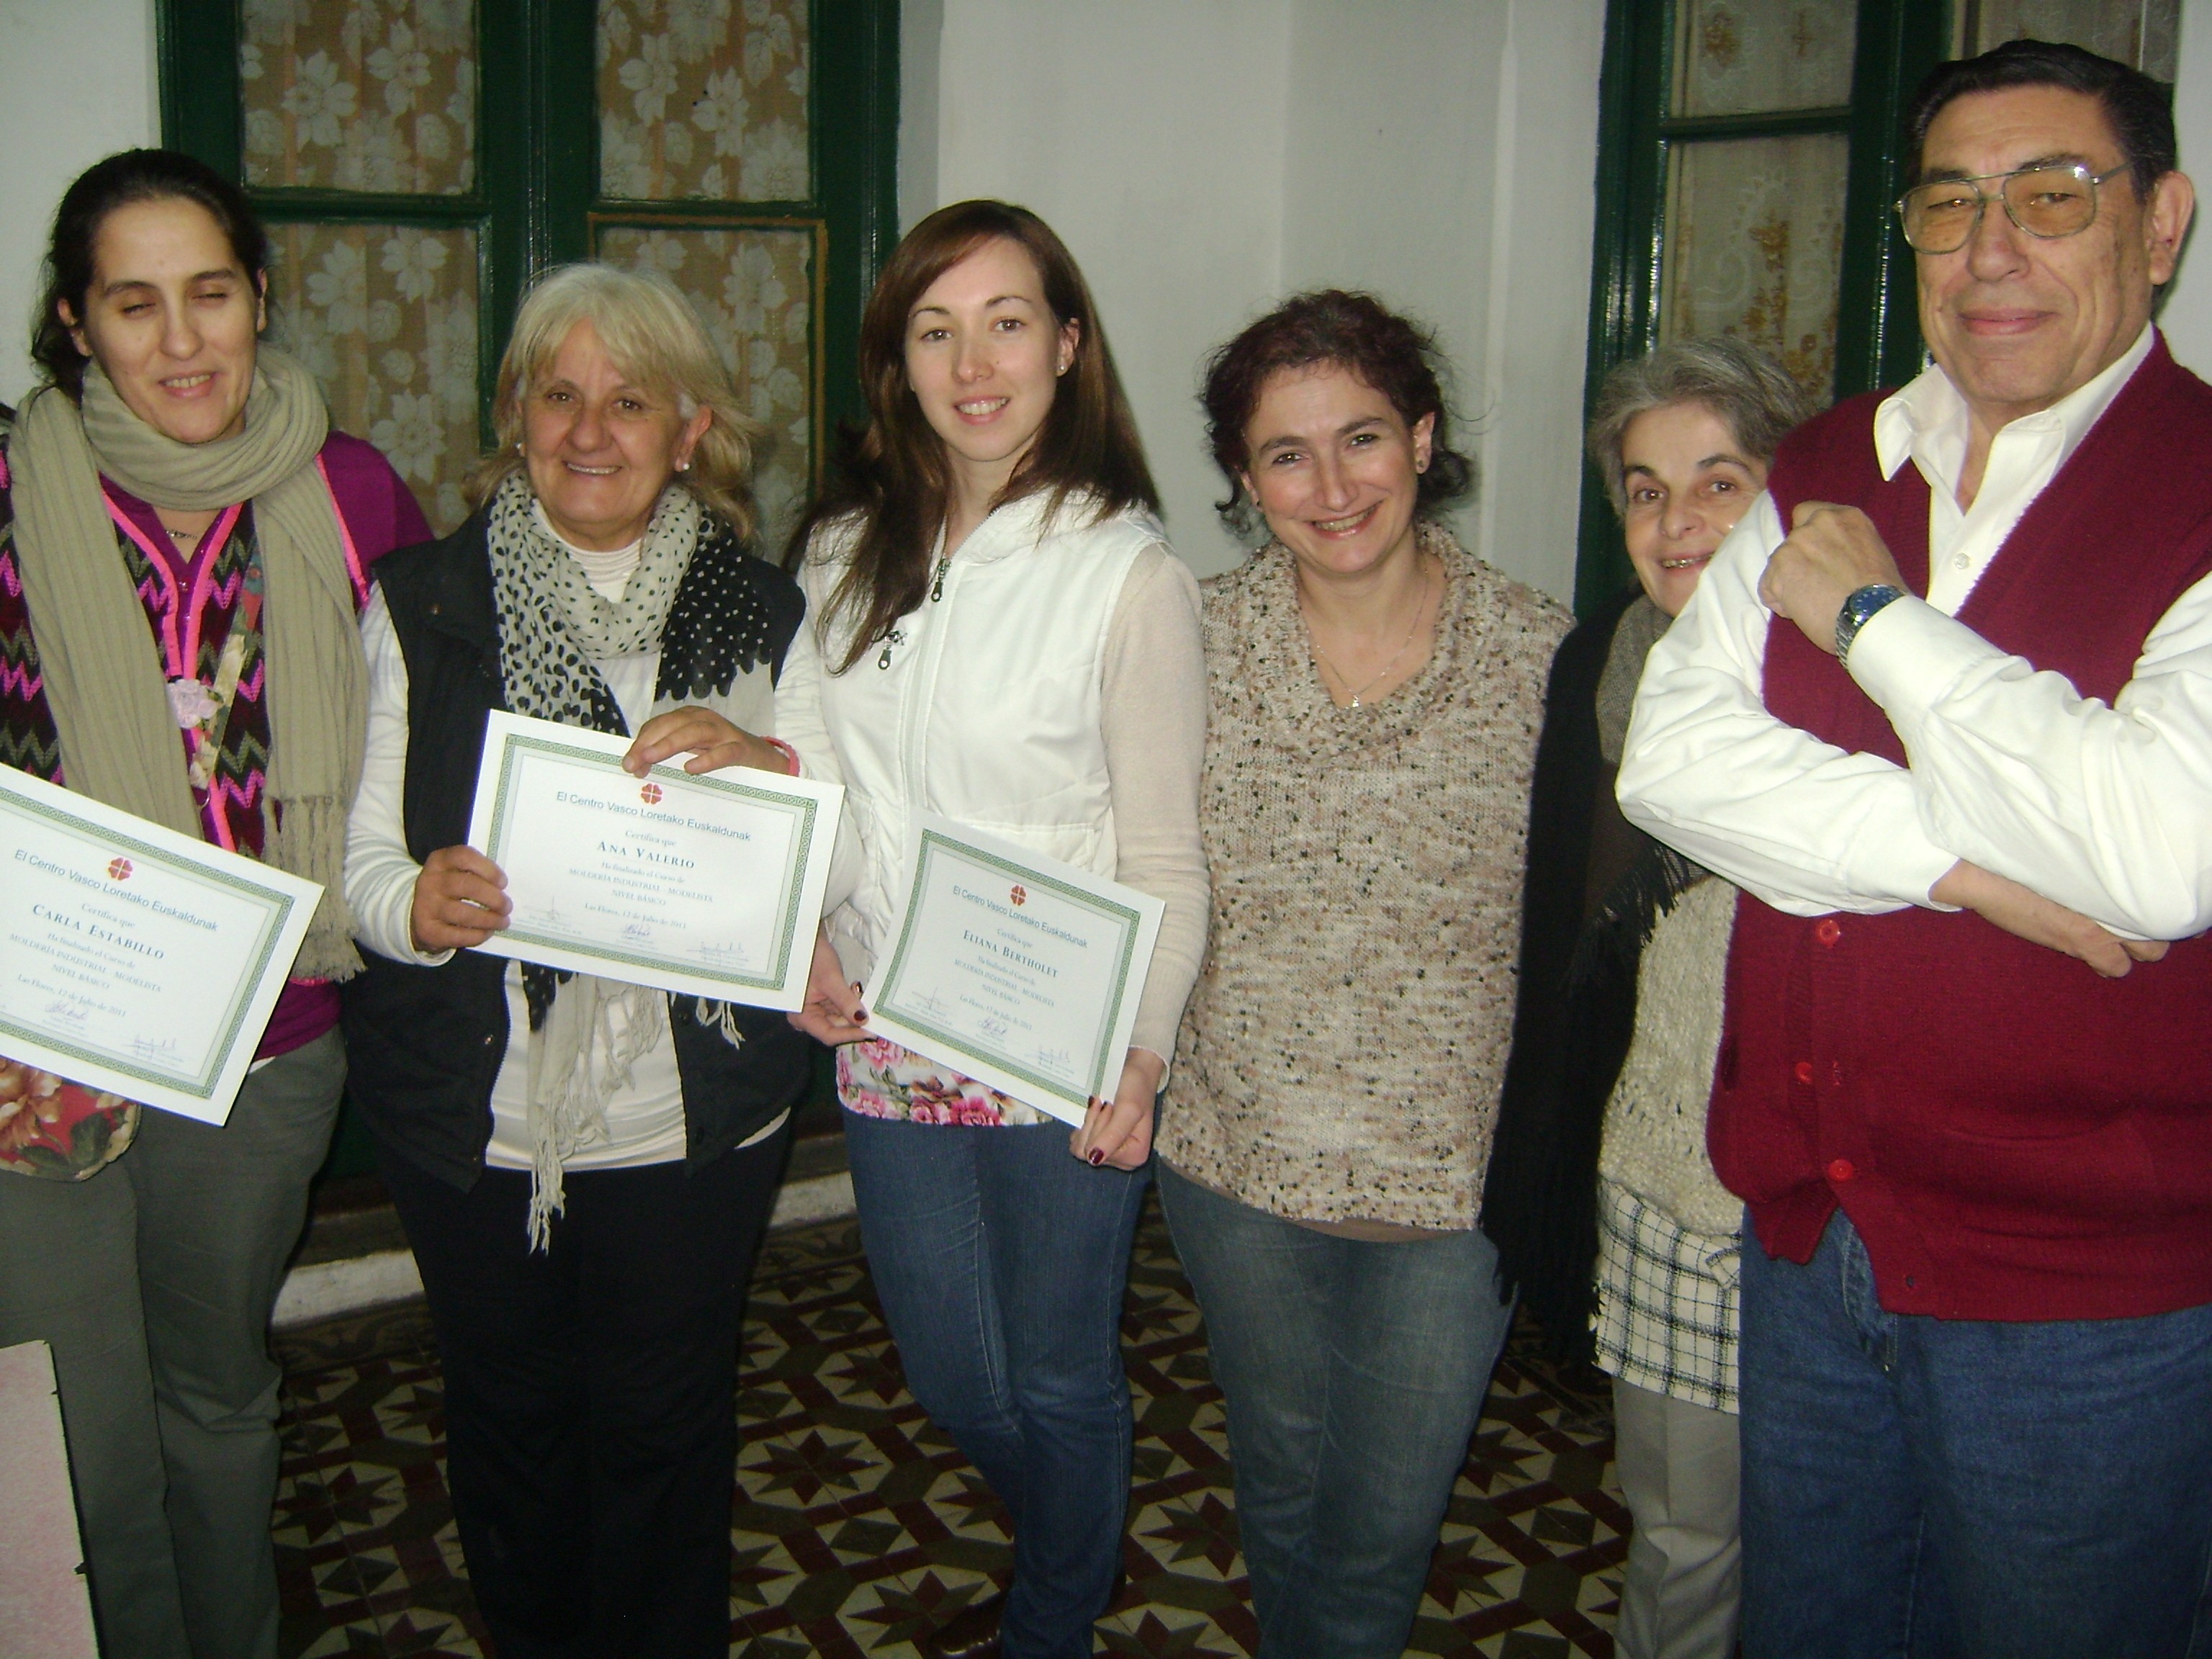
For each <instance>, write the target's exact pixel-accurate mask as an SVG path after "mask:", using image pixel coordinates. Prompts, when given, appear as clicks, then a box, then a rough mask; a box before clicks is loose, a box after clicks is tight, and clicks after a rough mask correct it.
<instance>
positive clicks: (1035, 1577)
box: [638, 201, 1207, 1659]
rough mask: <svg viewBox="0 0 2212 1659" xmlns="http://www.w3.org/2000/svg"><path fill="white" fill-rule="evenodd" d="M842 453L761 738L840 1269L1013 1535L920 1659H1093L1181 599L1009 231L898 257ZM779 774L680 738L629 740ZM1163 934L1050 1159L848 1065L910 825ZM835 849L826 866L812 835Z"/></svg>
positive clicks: (1095, 404) (1190, 685)
mask: <svg viewBox="0 0 2212 1659" xmlns="http://www.w3.org/2000/svg"><path fill="white" fill-rule="evenodd" d="M860 373H861V378H862V381H863V384H864V386H865V388H866V394H867V398H868V405H869V412H870V416H871V420H870V424H869V427H868V430H867V432H866V435H865V436H864V437H863V438H862V440H861V441H860V442H859V443H858V444H857V445H856V446H855V447H854V449H853V450H852V452H851V453H849V454H848V456H847V457H846V458H845V459H844V462H843V465H842V470H841V472H842V475H841V477H840V479H839V481H838V483H836V486H835V487H834V488H833V489H831V491H830V493H829V495H828V496H827V497H826V498H825V499H824V500H823V501H821V502H820V503H818V504H817V507H816V508H815V510H814V511H813V513H811V515H810V517H809V520H808V521H807V523H806V524H805V526H802V528H801V530H800V532H799V536H798V537H797V538H795V540H794V544H793V546H794V550H795V552H796V553H797V554H798V556H799V560H800V564H799V581H800V586H802V587H803V588H804V589H805V593H806V602H807V611H808V615H809V617H810V618H811V622H810V625H809V626H807V627H806V628H805V629H802V630H801V631H800V634H799V639H798V640H797V641H795V642H794V645H793V651H792V655H791V660H790V662H789V664H788V665H787V667H786V669H785V671H784V677H783V679H782V681H781V684H780V685H779V687H778V690H777V693H776V708H775V723H776V732H777V735H778V737H779V738H781V739H782V740H784V741H787V742H788V743H789V744H792V745H793V747H794V748H795V749H796V750H797V751H798V754H799V758H800V761H801V763H803V765H804V768H805V773H806V775H809V776H811V777H817V778H826V779H835V780H836V781H841V782H842V783H843V784H844V786H845V787H846V792H847V793H846V808H845V810H846V818H847V823H848V825H849V831H850V833H849V835H848V837H847V839H846V842H845V846H844V848H843V849H842V851H843V854H844V856H842V857H841V859H840V860H839V867H838V869H837V871H836V872H835V873H834V874H833V877H832V879H831V886H830V893H829V911H828V919H827V922H826V925H825V928H824V934H823V945H822V946H821V947H820V949H819V950H818V951H817V964H816V973H815V977H814V985H813V987H812V990H811V995H810V1001H809V1004H808V1006H807V1008H806V1009H805V1011H804V1012H802V1013H801V1014H800V1015H799V1016H796V1017H795V1018H796V1020H797V1022H798V1023H799V1024H801V1025H802V1026H803V1028H804V1029H805V1030H810V1031H811V1032H813V1033H814V1035H816V1036H818V1037H820V1038H822V1039H823V1041H825V1042H832V1043H837V1044H842V1045H845V1046H842V1047H841V1048H840V1049H839V1051H838V1066H837V1080H838V1093H839V1097H840V1098H841V1099H842V1102H843V1103H844V1106H845V1109H846V1115H845V1127H846V1141H847V1145H848V1147H849V1149H850V1153H851V1159H852V1169H853V1185H854V1193H855V1194H856V1196H857V1198H858V1200H859V1206H860V1226H861V1232H862V1236H863V1237H864V1239H865V1241H866V1246H867V1252H868V1263H869V1269H870V1272H871V1273H872V1276H873V1278H874V1280H875V1285H876V1289H877V1292H878V1295H879V1296H880V1297H881V1298H882V1302H883V1307H884V1314H885V1316H886V1317H887V1318H888V1319H889V1321H890V1328H891V1334H892V1336H893V1337H894V1339H896V1341H897V1344H898V1347H899V1352H900V1356H901V1358H902V1360H903V1362H904V1364H905V1369H906V1376H907V1382H908V1386H909V1387H910V1388H911V1389H913V1391H914V1395H915V1398H916V1399H917V1400H919V1401H921V1404H922V1406H923V1407H924V1409H926V1410H927V1412H928V1413H929V1414H930V1416H931V1417H932V1418H933V1419H934V1420H935V1421H936V1423H937V1424H938V1425H939V1427H940V1428H942V1429H944V1430H945V1431H946V1432H948V1433H949V1434H951V1436H952V1437H953V1439H954V1440H955V1441H956V1442H957V1443H958V1444H959V1446H960V1448H961V1449H962V1450H963V1452H965V1453H966V1454H967V1455H968V1456H969V1458H970V1459H971V1460H972V1461H973V1462H975V1466H976V1467H977V1468H979V1469H981V1471H982V1473H983V1475H984V1477H985V1478H986V1479H987V1480H988V1481H989V1482H990V1484H991V1486H992V1489H993V1490H994V1492H996V1493H997V1494H998V1496H999V1498H1000V1501H1001V1502H1003V1503H1004V1504H1006V1508H1007V1510H1009V1511H1010V1513H1011V1515H1012V1522H1013V1532H1014V1571H1013V1579H1012V1585H1011V1587H1010V1589H1008V1590H1007V1592H1006V1595H1005V1596H1004V1597H1003V1598H999V1597H987V1598H981V1599H979V1600H978V1601H976V1602H975V1603H974V1604H972V1605H971V1606H970V1607H967V1608H965V1609H963V1612H962V1613H960V1614H959V1615H957V1616H956V1618H955V1619H954V1620H952V1621H951V1623H950V1624H949V1625H948V1626H946V1627H945V1628H943V1629H941V1630H939V1632H935V1633H934V1635H933V1636H932V1637H931V1638H927V1639H926V1640H925V1642H924V1643H923V1650H924V1652H925V1653H927V1654H936V1655H954V1654H987V1653H999V1652H1001V1651H1003V1652H1004V1653H1005V1654H1006V1655H1007V1656H1009V1659H1014V1656H1018V1659H1063V1656H1070V1659H1072V1656H1079V1655H1088V1654H1089V1653H1090V1652H1091V1625H1092V1622H1093V1621H1094V1620H1096V1619H1097V1617H1098V1615H1099V1614H1101V1613H1103V1612H1104V1611H1105V1610H1106V1607H1107V1604H1108V1602H1109V1601H1110V1600H1111V1598H1112V1595H1113V1592H1114V1588H1115V1579H1116V1576H1117V1570H1118V1563H1119V1560H1120V1554H1121V1532H1122V1519H1123V1512H1124V1510H1125V1507H1126V1505H1127V1498H1128V1485H1129V1452H1130V1416H1129V1397H1128V1383H1127V1376H1126V1375H1125V1374H1124V1372H1123V1370H1122V1368H1121V1353H1120V1349H1119V1346H1118V1344H1117V1340H1116V1324H1117V1321H1118V1318H1119V1315H1120V1310H1121V1294H1122V1289H1123V1285H1124V1282H1125V1280H1126V1278H1127V1266H1128V1258H1129V1248H1130V1243H1131V1239H1132V1237H1133V1234H1134V1232H1135V1229H1136V1224H1137V1211H1138V1206H1139V1202H1140V1200H1141V1199H1142V1197H1143V1194H1144V1188H1145V1182H1146V1179H1147V1164H1148V1162H1149V1159H1150V1157H1151V1152H1152V1109H1153V1100H1154V1097H1155V1096H1156V1094H1157V1093H1158V1090H1159V1088H1160V1085H1161V1084H1162V1082H1163V1080H1164V1076H1165V1073H1166V1070H1167V1065H1168V1056H1169V1055H1170V1054H1171V1052H1172V1050H1173V1046H1174V1042H1175V1036H1176V1026H1177V1024H1178V1022H1179V1021H1180V1020H1181V1018H1182V1006H1183V1001H1184V999H1185V998H1186V996H1187V995H1188V993H1189V990H1190V986H1191V982H1192V981H1193V979H1194V977H1195V976H1196V973H1197V969H1198V961H1199V957H1200V953H1201V951H1202V950H1203V948H1204V945H1205V939H1206V908H1207V892H1206V862H1205V855H1204V853H1203V851H1202V850H1201V848H1200V840H1199V831H1198V778H1199V769H1200V763H1201V761H1202V758H1203V754H1204V749H1205V741H1206V671H1205V665H1204V661H1203V658H1202V655H1201V652H1200V642H1199V605H1198V592H1197V587H1196V584H1195V583H1194V581H1193V580H1192V578H1191V575H1190V573H1189V571H1188V569H1186V568H1184V566H1183V565H1182V562H1180V561H1179V560H1178V559H1176V556H1175V555H1174V554H1173V553H1172V552H1170V550H1169V549H1168V546H1167V544H1166V543H1165V541H1164V539H1163V537H1162V532H1161V530H1160V526H1159V524H1158V520H1156V519H1155V517H1154V516H1153V514H1154V512H1155V510H1156V508H1157V506H1158V496H1157V495H1156V493H1155V491H1154V489H1153V487H1152V477H1151V475H1150V473H1149V471H1147V469H1146V465H1145V459H1144V451H1143V447H1142V446H1141V445H1140V443H1139V441H1138V437H1137V433H1136V428H1135V423H1134V422H1133V420H1132V419H1131V417H1130V414H1129V410H1128V405H1127V400H1126V399H1125V398H1123V396H1122V392H1121V385H1120V382H1119V380H1117V378H1116V376H1115V372H1114V365H1113V360H1112V358H1111V356H1109V353H1108V351H1107V349H1106V339H1105V336H1104V334H1103V331H1101V329H1100V327H1099V325H1098V320H1097V312H1096V310H1095V309H1094V307H1092V305H1091V295H1090V292H1089V289H1087V288H1086V286H1085V283H1084V281H1083V277H1082V274H1081V273H1080V272H1079V270H1077V268H1076V265H1075V262H1074V260H1073V258H1071V257H1070V256H1069V254H1068V252H1067V250H1066V247H1065V246H1063V245H1062V244H1061V242H1060V239H1059V238H1058V237H1057V236H1055V235H1054V234H1053V232H1052V231H1051V229H1050V228H1048V227H1047V226H1046V225H1045V224H1044V223H1043V222H1042V221H1041V220H1039V219H1038V218H1037V217H1036V216H1035V215H1034V214H1031V213H1029V212H1027V211H1025V210H1023V209H1020V208H1017V207H1010V206H1008V205H1006V204H1003V203H999V202H986V201H977V202H963V203H959V204H955V205H953V206H951V207H947V208H944V209H941V210H939V211H938V212H936V213H934V214H933V215H931V216H929V217H928V218H927V219H925V220H923V221H922V222H921V224H919V225H917V226H916V227H915V228H914V230H913V231H912V232H910V233H909V234H908V236H907V238H906V240H904V241H903V242H902V243H901V244H900V245H899V247H898V249H897V251H896V252H894V253H893V255H892V256H891V258H890V264H888V265H887V266H886V267H885V269H884V275H883V278H882V280H881V281H880V282H879V283H878V284H877V286H876V290H875V294H874V295H873V297H872V299H871V300H870V301H869V303H868V307H867V311H866V315H865V317H864V318H863V319H862V322H861V331H860ZM640 735H641V738H652V739H653V742H652V743H641V746H640V750H639V753H638V759H639V760H640V761H645V760H649V759H651V758H652V757H653V754H654V752H655V745H656V744H657V745H659V748H661V749H663V750H665V752H670V753H672V752H674V751H675V750H678V749H679V748H690V749H697V750H702V758H703V759H707V760H708V761H711V762H712V763H714V764H731V763H750V764H760V765H770V766H772V765H774V764H775V762H774V760H773V759H772V758H771V757H769V755H768V754H766V753H765V752H763V744H762V743H761V740H760V739H758V738H752V737H750V736H748V735H747V734H745V733H744V732H738V731H736V730H734V729H733V728H728V727H726V726H725V727H723V728H721V729H720V730H716V729H712V728H710V726H708V723H707V722H705V721H704V720H702V719H701V718H700V717H698V716H696V715H694V716H691V717H689V719H688V720H687V721H686V722H684V723H680V724H678V723H671V726H669V727H668V728H667V729H666V730H665V731H664V732H648V733H641V734H640ZM920 811H933V812H939V813H942V814H945V816H947V817H953V818H957V819H959V820H961V821H963V823H969V824H973V825H975V826H976V827H978V828H980V829H987V830H988V831H989V832H990V833H992V834H994V835H996V836H1002V837H1005V838H1006V839H1007V840H1010V841H1013V842H1018V843H1020V844H1021V845H1023V846H1025V847H1029V848H1036V850H1037V851H1039V852H1042V853H1047V854H1051V855H1053V856H1054V857H1056V858H1060V859H1064V860H1067V861H1068V862H1070V863H1073V864H1076V865H1079V866H1083V867H1085V868H1086V869H1089V870H1092V871H1095V872H1097V873H1099V874H1101V875H1106V876H1111V877H1113V878H1115V879H1116V880H1119V881H1122V882H1126V883H1127V884H1129V885H1131V886H1133V887H1135V888H1138V889H1139V890H1143V891H1146V892H1149V893H1152V894H1153V895H1155V896H1158V898H1160V899H1161V900H1162V901H1164V903H1165V905H1166V907H1167V913H1166V920H1165V921H1164V923H1163V924H1162V927H1161V929H1160V934H1159V943H1158V948H1157V950H1156V951H1155V953H1154V956H1153V958H1152V969H1151V973H1150V975H1149V976H1148V977H1147V979H1146V983H1145V992H1144V998H1143V1001H1142V1004H1141V1006H1140V1008H1139V1014H1138V1017H1137V1023H1136V1029H1135V1033H1134V1037H1133V1047H1132V1048H1130V1050H1129V1053H1128V1057H1127V1064H1126V1065H1125V1066H1124V1067H1123V1069H1122V1073H1121V1080H1120V1086H1119V1087H1118V1088H1117V1089H1116V1090H1115V1091H1114V1095H1113V1097H1112V1098H1111V1099H1109V1100H1105V1101H1103V1102H1100V1103H1098V1104H1097V1105H1096V1106H1095V1107H1094V1108H1093V1109H1092V1111H1091V1114H1090V1115H1089V1116H1088V1118H1087V1119H1086V1120H1085V1122H1084V1123H1083V1125H1082V1126H1081V1127H1080V1128H1079V1129H1078V1130H1076V1131H1074V1132H1073V1133H1071V1132H1070V1131H1069V1130H1068V1129H1067V1128H1066V1127H1065V1126H1062V1125H1059V1124H1056V1123H1055V1122H1054V1121H1053V1120H1051V1119H1049V1118H1048V1117H1046V1116H1045V1115H1043V1114H1042V1113H1040V1112H1038V1111H1036V1110H1035V1109H1032V1108H1030V1107H1027V1106H1024V1105H1023V1104H1021V1103H1018V1102H1016V1101H1013V1100H1010V1099H1008V1098H1006V1097H1005V1096H1003V1095H1000V1094H997V1093H994V1091H991V1090H990V1089H988V1088H987V1087H986V1086H985V1085H982V1084H980V1083H977V1082H975V1081H974V1080H972V1079H968V1078H965V1077H962V1076H960V1075H959V1074H957V1073H954V1072H952V1071H951V1070H949V1069H947V1068H945V1067H943V1066H938V1065H936V1064H935V1063H933V1062H932V1061H930V1060H925V1059H923V1058H922V1057H921V1056H920V1055H918V1054H911V1053H909V1052H908V1051H907V1050H905V1049H903V1048H900V1047H898V1046H897V1045H896V1044H895V1043H891V1042H885V1041H883V1040H881V1039H880V1038H876V1037H873V1036H871V1035H870V1033H869V1031H868V1029H867V1026H866V1012H865V1010H864V1009H863V1008H862V1007H861V1006H860V991H859V983H858V982H864V981H866V978H867V976H868V975H869V973H870V971H871V970H872V967H873V965H874V963H875V961H876V958H877V956H878V951H880V950H881V948H882V946H883V944H884V932H885V930H886V929H887V927H888V926H889V924H890V921H891V919H892V914H893V911H894V908H895V907H896V893H895V892H894V885H895V883H896V879H897V876H898V871H899V864H900V849H901V845H902V838H903V836H904V835H905V833H906V829H907V826H908V823H909V821H910V820H911V818H912V817H913V816H914V814H915V813H916V812H920ZM845 833H846V832H844V831H841V835H842V834H845Z"/></svg>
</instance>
